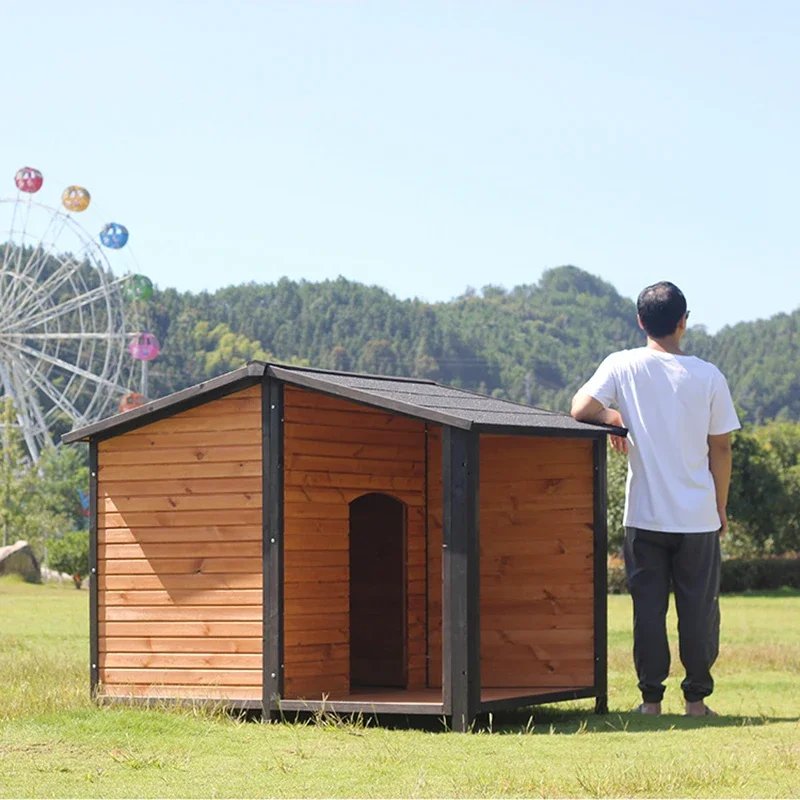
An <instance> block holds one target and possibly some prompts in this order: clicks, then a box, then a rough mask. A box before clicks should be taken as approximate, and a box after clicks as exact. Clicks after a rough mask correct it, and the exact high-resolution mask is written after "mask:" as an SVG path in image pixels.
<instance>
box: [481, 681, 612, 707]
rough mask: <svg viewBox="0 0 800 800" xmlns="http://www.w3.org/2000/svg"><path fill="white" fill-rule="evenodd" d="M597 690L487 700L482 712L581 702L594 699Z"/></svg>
mask: <svg viewBox="0 0 800 800" xmlns="http://www.w3.org/2000/svg"><path fill="white" fill-rule="evenodd" d="M595 694H596V693H595V690H594V688H592V687H588V688H585V689H559V690H557V691H553V692H542V693H541V694H528V695H521V696H520V697H504V698H502V699H501V700H485V701H484V702H482V703H481V711H504V710H507V709H513V708H524V707H525V706H537V705H542V704H543V703H561V702H563V701H565V700H581V699H583V698H587V697H594V696H595Z"/></svg>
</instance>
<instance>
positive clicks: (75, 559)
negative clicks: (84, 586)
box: [48, 531, 89, 589]
mask: <svg viewBox="0 0 800 800" xmlns="http://www.w3.org/2000/svg"><path fill="white" fill-rule="evenodd" d="M48 555H49V558H48V560H49V562H50V564H49V566H50V568H51V569H55V570H57V571H58V572H67V573H69V574H70V575H72V579H73V580H74V581H75V587H76V588H77V589H80V588H81V580H82V578H83V577H85V576H86V575H88V573H89V532H88V531H73V532H72V533H67V534H64V536H62V537H61V538H60V539H53V540H52V541H51V543H50V547H49V554H48Z"/></svg>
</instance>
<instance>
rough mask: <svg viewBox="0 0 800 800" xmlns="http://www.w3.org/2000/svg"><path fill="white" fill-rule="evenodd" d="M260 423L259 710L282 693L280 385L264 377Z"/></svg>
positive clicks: (265, 710) (266, 711) (264, 710)
mask: <svg viewBox="0 0 800 800" xmlns="http://www.w3.org/2000/svg"><path fill="white" fill-rule="evenodd" d="M261 411H262V417H261V425H262V458H263V462H262V467H263V469H262V472H263V477H262V485H263V498H264V500H263V509H262V535H263V546H262V555H263V559H262V569H263V590H262V597H263V637H264V638H263V642H262V647H263V672H262V713H263V714H264V717H265V718H266V717H268V716H269V714H270V709H271V708H272V705H273V701H274V699H276V698H280V697H281V696H282V695H283V384H282V383H281V382H280V381H278V380H275V379H274V378H268V377H265V378H264V382H263V384H262V390H261Z"/></svg>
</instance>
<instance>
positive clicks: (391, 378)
mask: <svg viewBox="0 0 800 800" xmlns="http://www.w3.org/2000/svg"><path fill="white" fill-rule="evenodd" d="M248 363H250V364H263V365H264V366H265V367H267V368H269V367H278V368H279V369H284V370H286V371H287V372H315V373H318V374H319V375H336V376H337V377H340V378H362V379H365V380H372V381H386V382H387V383H420V384H424V385H425V386H439V385H441V384H438V383H436V381H434V380H431V379H430V378H409V377H406V376H404V375H376V374H374V373H371V372H343V371H341V370H336V369H322V368H321V367H303V366H299V365H297V364H282V363H281V362H280V361H269V362H267V361H250V362H248ZM447 388H452V387H447Z"/></svg>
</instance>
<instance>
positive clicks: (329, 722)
mask: <svg viewBox="0 0 800 800" xmlns="http://www.w3.org/2000/svg"><path fill="white" fill-rule="evenodd" d="M248 718H249V719H251V720H253V721H257V720H259V719H260V715H259V713H258V712H253V713H252V714H248ZM274 722H276V723H281V722H284V723H288V724H300V725H311V726H319V727H326V728H340V729H342V730H350V731H356V730H361V731H363V730H368V729H371V728H385V729H388V730H417V731H427V732H431V733H446V732H448V731H449V730H450V726H449V724H448V722H449V721H448V720H447V719H446V718H444V717H434V716H422V715H401V714H389V715H387V714H365V713H358V714H342V713H334V712H316V713H314V712H303V711H293V712H286V713H285V714H284V715H283V717H282V718H281V719H278V720H274ZM777 722H800V716H795V717H791V716H789V717H774V716H766V715H759V714H753V715H751V716H745V715H730V716H723V715H721V716H718V717H699V718H697V717H695V718H690V717H684V716H683V715H679V714H663V715H661V716H660V717H648V716H644V715H642V714H639V713H637V712H633V711H626V712H611V713H609V714H606V715H597V714H594V713H592V712H590V711H587V710H586V709H554V708H544V707H542V708H520V709H516V710H514V711H502V712H494V713H492V714H488V713H483V714H481V715H480V716H479V717H478V719H477V720H476V721H475V724H474V726H473V731H474V732H475V733H494V734H500V735H509V734H513V735H519V734H531V735H548V736H550V735H558V734H562V735H575V734H585V733H621V732H622V733H625V732H629V733H647V732H652V733H658V732H663V731H668V730H695V729H697V728H706V727H708V728H742V727H749V726H761V725H769V724H772V723H777Z"/></svg>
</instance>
